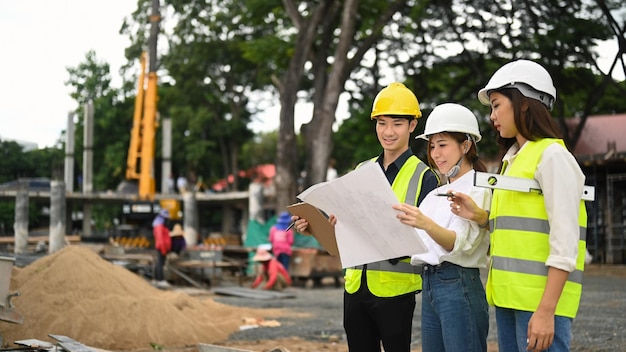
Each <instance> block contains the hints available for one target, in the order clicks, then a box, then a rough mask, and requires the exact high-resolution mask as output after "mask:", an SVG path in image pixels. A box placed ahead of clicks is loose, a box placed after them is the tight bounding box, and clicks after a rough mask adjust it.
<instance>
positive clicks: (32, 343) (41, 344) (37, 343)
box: [13, 339, 54, 349]
mask: <svg viewBox="0 0 626 352" xmlns="http://www.w3.org/2000/svg"><path fill="white" fill-rule="evenodd" d="M13 343H14V344H16V345H20V346H27V347H33V348H45V349H49V348H52V347H54V345H53V344H51V343H50V342H48V341H41V340H37V339H28V340H19V341H13Z"/></svg>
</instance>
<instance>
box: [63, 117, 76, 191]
mask: <svg viewBox="0 0 626 352" xmlns="http://www.w3.org/2000/svg"><path fill="white" fill-rule="evenodd" d="M74 140H75V138H74V113H73V112H70V113H69V114H68V116H67V131H66V132H65V175H64V180H65V188H66V190H67V191H68V192H70V193H72V192H74Z"/></svg>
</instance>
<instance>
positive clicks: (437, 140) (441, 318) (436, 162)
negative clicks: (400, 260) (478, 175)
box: [393, 103, 491, 352]
mask: <svg viewBox="0 0 626 352" xmlns="http://www.w3.org/2000/svg"><path fill="white" fill-rule="evenodd" d="M418 138H422V139H426V140H427V141H428V149H429V152H428V164H429V165H430V166H431V167H432V168H433V169H434V170H437V171H438V172H439V174H440V175H441V176H442V181H444V180H445V181H444V182H442V183H443V185H442V186H440V187H439V188H437V189H435V190H434V191H432V192H430V193H429V194H428V195H427V196H426V198H424V201H423V202H422V203H421V204H420V206H419V208H417V207H415V206H413V205H410V204H399V205H395V206H394V207H393V208H394V209H396V210H398V211H400V213H399V214H398V216H397V217H398V219H400V221H401V222H402V223H404V224H407V225H410V226H414V227H416V228H417V229H419V230H418V231H417V234H416V235H418V236H420V237H421V238H422V241H424V243H425V244H426V246H427V247H428V248H429V249H430V250H429V252H427V253H424V254H416V255H413V256H412V258H411V263H412V264H414V265H423V266H424V270H423V271H422V316H421V318H422V334H421V336H422V350H423V351H441V352H486V351H487V335H488V333H489V305H488V304H487V300H486V299H485V289H484V287H483V284H482V281H481V279H480V270H479V269H480V268H485V267H487V248H488V246H489V236H488V233H487V231H486V230H485V229H484V228H481V227H480V225H479V224H477V223H475V222H473V221H469V220H467V219H464V218H461V217H459V216H456V215H455V214H453V213H452V212H451V211H450V205H449V203H450V202H449V201H448V198H449V197H447V196H445V195H446V194H452V193H454V192H455V191H460V192H464V193H465V194H468V195H469V196H470V197H471V198H472V199H473V200H474V202H476V203H477V204H480V206H481V208H483V209H489V204H490V202H491V191H490V190H489V189H488V188H483V187H475V186H474V174H475V170H476V171H482V172H485V171H486V170H487V168H486V167H485V165H484V164H483V163H482V162H481V161H480V160H479V159H478V152H477V149H476V143H477V142H478V141H480V139H481V135H480V131H479V129H478V121H477V119H476V116H475V115H474V114H473V113H472V112H471V111H470V110H469V109H467V108H466V107H464V106H462V105H459V104H452V103H446V104H441V105H438V106H436V107H435V108H434V109H433V111H432V112H431V114H430V115H429V116H428V119H427V120H426V127H425V129H424V134H422V135H419V136H418ZM440 194H443V195H444V196H439V195H440ZM483 225H484V226H486V224H483Z"/></svg>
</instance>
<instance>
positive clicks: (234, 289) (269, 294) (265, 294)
mask: <svg viewBox="0 0 626 352" xmlns="http://www.w3.org/2000/svg"><path fill="white" fill-rule="evenodd" d="M211 291H212V292H213V293H215V294H218V295H225V296H239V297H245V298H252V299H262V300H266V299H281V298H294V297H296V295H295V294H293V293H289V292H279V291H269V290H262V289H252V288H247V287H239V286H229V287H216V288H214V289H212V290H211Z"/></svg>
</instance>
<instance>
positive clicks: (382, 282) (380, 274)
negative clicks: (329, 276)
mask: <svg viewBox="0 0 626 352" xmlns="http://www.w3.org/2000/svg"><path fill="white" fill-rule="evenodd" d="M376 159H377V158H373V159H371V160H368V161H365V162H364V163H367V162H374V161H376ZM359 166H360V165H359ZM357 167H358V166H357ZM428 169H429V168H428V166H427V165H426V164H425V163H424V162H422V161H421V160H420V159H419V158H417V157H416V156H414V155H412V156H410V157H409V158H408V159H407V161H406V162H405V163H404V165H402V168H400V170H399V171H398V175H397V176H396V178H395V179H394V181H393V184H392V185H391V189H393V192H394V193H395V194H396V196H397V197H398V199H399V200H401V201H402V202H404V203H407V204H412V205H415V204H416V203H417V200H418V199H419V194H420V192H421V190H422V180H423V178H424V174H425V173H426V171H428ZM421 268H422V267H421V266H415V265H411V260H410V259H403V260H400V261H398V263H396V264H395V265H394V264H391V263H390V262H389V261H388V260H383V261H379V262H375V263H369V264H367V287H368V288H369V290H370V292H371V293H372V294H373V295H375V296H377V297H395V296H400V295H403V294H406V293H411V292H416V291H419V290H421V289H422V277H421ZM362 274H363V266H357V267H353V268H348V269H346V272H345V277H344V278H345V289H346V292H347V293H355V292H357V291H358V290H359V288H360V287H361V275H362Z"/></svg>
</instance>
